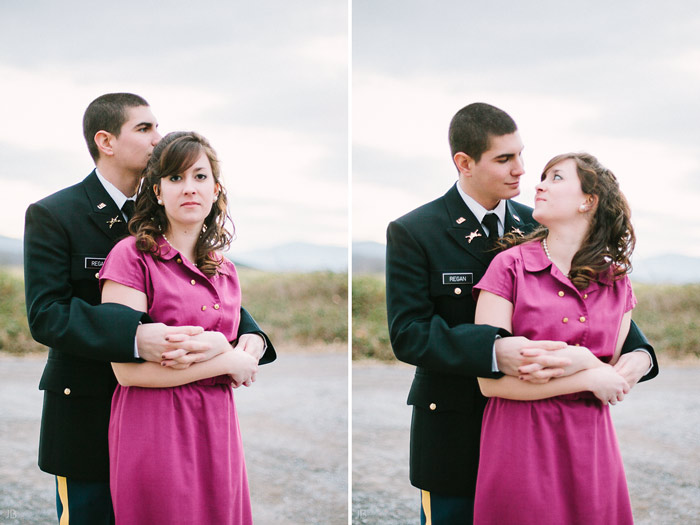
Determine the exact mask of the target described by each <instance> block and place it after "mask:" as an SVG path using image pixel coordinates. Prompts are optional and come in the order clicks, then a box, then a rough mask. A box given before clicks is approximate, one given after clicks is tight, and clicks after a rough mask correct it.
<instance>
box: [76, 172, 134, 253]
mask: <svg viewBox="0 0 700 525" xmlns="http://www.w3.org/2000/svg"><path fill="white" fill-rule="evenodd" d="M84 184H85V191H86V193H87V195H88V199H89V200H90V209H91V211H90V214H89V215H90V219H91V220H92V221H93V222H94V223H95V225H96V226H97V227H98V228H99V229H100V230H102V232H103V233H104V234H105V235H106V236H107V237H109V238H110V239H112V241H113V242H116V241H118V240H119V239H121V238H123V237H125V236H126V235H127V233H128V230H127V228H126V221H124V216H123V215H122V212H121V210H120V209H119V208H117V205H116V204H115V203H114V201H113V200H112V197H110V196H109V193H107V190H105V188H104V186H102V184H101V183H100V180H99V179H98V178H97V174H96V173H95V172H94V171H93V172H92V173H91V174H90V175H88V177H87V178H86V179H85V181H84Z"/></svg>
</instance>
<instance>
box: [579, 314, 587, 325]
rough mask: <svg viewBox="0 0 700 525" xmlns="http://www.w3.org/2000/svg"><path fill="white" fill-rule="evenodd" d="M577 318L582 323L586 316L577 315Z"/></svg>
mask: <svg viewBox="0 0 700 525" xmlns="http://www.w3.org/2000/svg"><path fill="white" fill-rule="evenodd" d="M578 320H579V321H581V322H582V323H585V322H586V318H585V317H584V316H581V317H579V318H578Z"/></svg>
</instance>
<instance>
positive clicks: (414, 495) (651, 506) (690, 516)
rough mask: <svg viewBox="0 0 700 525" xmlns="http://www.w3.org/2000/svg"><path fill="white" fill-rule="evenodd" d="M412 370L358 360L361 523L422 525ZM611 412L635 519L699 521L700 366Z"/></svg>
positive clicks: (355, 490) (357, 507)
mask: <svg viewBox="0 0 700 525" xmlns="http://www.w3.org/2000/svg"><path fill="white" fill-rule="evenodd" d="M413 371H414V368H413V367H410V366H406V365H381V364H376V363H363V362H360V363H357V364H354V365H353V372H352V375H353V378H352V380H353V388H352V396H353V401H352V410H353V414H352V425H353V442H352V446H353V450H352V453H353V470H352V472H353V482H352V483H353V487H352V518H353V519H352V521H353V523H354V524H365V523H367V524H392V525H397V524H415V523H418V508H419V498H418V491H417V489H415V488H413V487H411V485H410V484H409V482H408V436H409V426H410V421H411V409H410V407H408V406H407V405H406V396H407V394H408V389H409V386H410V384H411V380H412V377H413ZM612 413H613V419H614V422H615V426H616V429H617V434H618V438H619V441H620V448H621V450H622V455H623V460H624V462H625V470H626V472H627V480H628V485H629V490H630V494H631V498H632V507H633V511H634V516H635V523H636V524H637V525H666V524H668V525H671V524H674V525H677V524H681V523H682V524H690V523H700V367H698V366H693V367H687V368H674V367H665V368H664V367H662V372H661V374H660V375H659V377H657V378H656V379H654V380H653V381H650V382H648V383H642V384H641V385H638V386H637V387H635V389H634V390H633V392H632V394H631V395H630V396H629V397H628V398H627V399H626V400H625V401H624V402H623V403H621V404H619V405H617V406H615V407H613V409H612Z"/></svg>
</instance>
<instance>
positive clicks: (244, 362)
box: [225, 350, 258, 388]
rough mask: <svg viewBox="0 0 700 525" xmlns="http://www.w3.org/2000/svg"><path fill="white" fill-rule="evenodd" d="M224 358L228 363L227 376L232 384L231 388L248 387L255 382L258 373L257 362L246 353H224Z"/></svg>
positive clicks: (233, 351) (237, 351)
mask: <svg viewBox="0 0 700 525" xmlns="http://www.w3.org/2000/svg"><path fill="white" fill-rule="evenodd" d="M225 358H226V359H227V360H228V362H229V363H230V371H229V376H231V380H232V382H233V388H238V387H239V386H241V385H244V386H250V385H252V384H253V383H254V382H255V378H256V376H257V373H258V360H257V359H256V358H255V357H253V356H252V355H250V354H249V353H247V352H241V351H240V350H231V351H230V352H226V355H225Z"/></svg>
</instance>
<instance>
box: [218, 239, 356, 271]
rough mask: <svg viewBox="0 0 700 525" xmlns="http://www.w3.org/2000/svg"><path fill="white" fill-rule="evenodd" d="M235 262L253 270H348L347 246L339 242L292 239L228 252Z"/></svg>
mask: <svg viewBox="0 0 700 525" xmlns="http://www.w3.org/2000/svg"><path fill="white" fill-rule="evenodd" d="M228 256H229V257H230V258H231V260H233V261H234V262H235V263H236V264H238V265H243V266H249V267H251V268H255V269H257V270H265V271H281V272H313V271H323V270H327V271H331V272H347V271H348V250H347V249H346V248H343V247H341V246H323V245H318V244H309V243H304V242H293V243H288V244H283V245H280V246H275V247H272V248H267V249H264V250H255V251H250V252H243V253H233V254H231V253H229V254H228Z"/></svg>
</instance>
